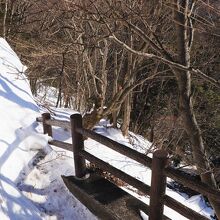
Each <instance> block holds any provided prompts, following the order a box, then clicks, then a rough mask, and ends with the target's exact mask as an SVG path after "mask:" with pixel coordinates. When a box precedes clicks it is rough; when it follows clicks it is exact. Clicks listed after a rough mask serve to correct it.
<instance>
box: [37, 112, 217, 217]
mask: <svg viewBox="0 0 220 220" xmlns="http://www.w3.org/2000/svg"><path fill="white" fill-rule="evenodd" d="M48 115H49V114H48V113H45V114H43V117H39V118H37V119H36V120H37V121H38V122H43V125H44V127H48V129H46V128H45V131H46V133H48V134H49V133H50V136H52V126H57V127H62V128H64V129H67V130H71V131H72V137H73V143H72V144H69V143H64V142H61V141H58V140H52V141H50V142H49V143H50V144H52V145H55V146H58V147H61V148H63V149H66V150H70V151H74V157H78V158H79V159H80V161H81V162H83V163H84V160H85V159H86V160H88V161H90V162H92V163H94V164H96V165H97V166H98V167H99V168H101V169H103V170H105V171H107V172H109V173H111V174H113V175H114V176H115V177H117V178H119V179H121V180H122V181H124V182H126V183H128V184H129V185H131V186H133V187H135V188H136V189H138V190H140V191H141V192H143V193H145V194H147V195H149V194H150V186H148V185H146V184H145V183H143V182H141V181H139V180H137V179H136V178H134V177H132V176H130V175H128V174H126V173H124V172H123V171H121V170H119V169H117V168H115V167H113V166H111V165H110V164H108V163H106V162H104V161H102V160H101V159H99V158H97V157H95V156H94V155H92V154H90V153H88V152H86V151H85V150H84V144H83V136H84V137H89V138H91V139H93V140H95V141H97V142H99V143H101V144H103V145H105V146H107V147H109V148H111V149H112V150H115V151H117V152H118V153H121V154H123V155H125V156H127V157H129V158H131V159H133V160H135V161H137V162H139V163H141V164H143V165H144V166H147V167H150V168H152V159H151V158H150V157H148V156H146V155H144V154H142V153H140V152H138V151H136V150H133V149H132V148H129V147H127V146H125V145H123V144H120V143H118V142H116V141H114V140H111V139H109V138H107V137H105V136H102V135H100V134H97V133H95V132H94V131H91V130H88V129H84V128H82V125H81V124H82V122H80V121H81V116H80V115H72V116H71V123H70V122H68V121H64V120H56V119H50V117H49V116H50V115H49V116H48ZM46 116H48V117H46ZM79 119H80V120H79ZM71 125H72V126H71ZM78 136H79V137H81V139H82V140H81V139H80V140H79V137H78ZM76 137H78V138H76ZM75 140H78V142H79V143H81V145H82V147H81V149H78V145H79V143H78V142H77V143H75V142H74V141H75ZM74 143H75V145H74ZM81 145H80V146H81ZM74 146H77V148H76V149H75V147H74ZM74 149H75V150H74ZM77 149H78V150H77ZM75 160H76V159H75ZM77 161H78V160H76V162H77ZM82 165H83V164H82ZM75 166H76V164H75ZM80 167H82V166H80ZM80 167H78V169H76V171H77V170H78V171H80V170H81V169H80ZM80 172H81V171H80ZM82 175H83V172H82ZM82 175H80V176H82ZM164 175H166V176H167V177H170V178H171V179H173V180H175V181H177V182H179V183H182V184H183V185H184V186H186V187H189V188H191V189H193V190H195V191H197V192H199V193H201V194H203V195H205V196H207V197H209V198H211V199H213V200H215V201H218V202H220V191H219V190H217V189H214V188H212V187H210V186H208V185H206V184H204V183H202V182H201V181H199V180H195V179H193V178H192V177H190V176H188V175H185V174H183V173H182V172H180V171H179V170H176V169H174V168H172V167H166V168H165V169H164ZM76 176H79V173H78V175H76ZM163 198H164V204H165V205H167V206H168V207H170V208H171V209H173V210H175V211H177V212H179V213H180V214H182V215H183V216H185V217H187V218H189V219H202V220H205V219H207V218H206V217H204V216H202V215H200V214H198V213H197V212H195V211H193V210H192V209H190V208H188V207H186V206H184V205H183V204H181V203H179V202H177V201H176V200H174V199H172V198H171V197H169V196H168V195H164V197H163Z"/></svg>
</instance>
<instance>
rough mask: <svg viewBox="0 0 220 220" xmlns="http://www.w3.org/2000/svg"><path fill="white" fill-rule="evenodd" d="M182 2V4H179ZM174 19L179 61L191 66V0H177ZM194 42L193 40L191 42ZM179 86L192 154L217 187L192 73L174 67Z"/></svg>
mask: <svg viewBox="0 0 220 220" xmlns="http://www.w3.org/2000/svg"><path fill="white" fill-rule="evenodd" d="M179 4H180V5H179ZM175 6H176V8H175V9H174V16H175V17H174V19H175V22H176V35H177V49H178V61H179V63H181V64H182V65H184V66H187V67H189V66H190V46H191V45H189V43H190V42H189V37H188V34H189V33H188V32H189V31H191V30H190V28H189V25H188V11H189V0H187V1H182V2H181V3H178V2H177V1H175ZM191 43H192V42H191ZM173 71H174V74H175V75H176V78H177V82H178V87H179V110H180V114H181V117H182V119H183V124H184V128H185V130H186V132H187V134H188V136H189V139H190V141H191V144H192V151H193V152H192V154H193V158H194V161H195V164H196V167H197V170H198V172H199V174H200V176H201V180H202V181H203V182H204V183H206V184H208V185H210V186H212V187H215V188H217V186H216V182H215V179H214V175H213V173H212V169H211V166H210V163H209V161H208V159H207V153H206V150H205V146H204V142H203V139H202V134H201V130H200V128H199V125H198V123H197V120H196V117H195V113H194V109H193V104H192V96H191V73H190V71H183V70H179V69H174V68H173ZM210 203H211V205H212V207H213V208H214V210H215V213H216V215H217V217H218V218H219V219H220V204H218V203H217V202H215V201H213V200H211V199H210Z"/></svg>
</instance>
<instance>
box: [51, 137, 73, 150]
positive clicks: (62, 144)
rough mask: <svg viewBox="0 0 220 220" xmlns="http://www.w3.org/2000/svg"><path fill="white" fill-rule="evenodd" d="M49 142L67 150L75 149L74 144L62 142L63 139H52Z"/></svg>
mask: <svg viewBox="0 0 220 220" xmlns="http://www.w3.org/2000/svg"><path fill="white" fill-rule="evenodd" d="M48 144H51V145H54V146H56V147H60V148H62V149H65V150H69V151H73V146H72V144H69V143H65V142H62V141H58V140H52V141H49V142H48Z"/></svg>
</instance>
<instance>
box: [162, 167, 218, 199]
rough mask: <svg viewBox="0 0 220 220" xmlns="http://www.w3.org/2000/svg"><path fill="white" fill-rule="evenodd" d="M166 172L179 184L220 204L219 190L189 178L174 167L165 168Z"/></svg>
mask: <svg viewBox="0 0 220 220" xmlns="http://www.w3.org/2000/svg"><path fill="white" fill-rule="evenodd" d="M164 172H165V174H166V176H168V177H170V178H171V179H173V180H176V181H177V182H179V183H181V184H183V185H184V186H186V187H189V188H190V189H193V190H195V191H197V192H199V193H201V194H203V195H205V196H208V197H209V198H212V199H213V200H215V201H218V202H220V191H219V190H216V189H214V188H212V187H211V186H209V185H207V184H205V183H203V182H201V181H199V180H195V179H193V178H192V177H190V176H187V175H185V174H183V173H181V172H180V171H178V170H176V169H174V168H172V167H167V168H165V171H164Z"/></svg>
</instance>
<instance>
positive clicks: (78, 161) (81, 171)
mask: <svg viewBox="0 0 220 220" xmlns="http://www.w3.org/2000/svg"><path fill="white" fill-rule="evenodd" d="M70 122H71V131H72V145H73V157H74V164H75V175H76V177H79V178H81V177H83V176H84V175H85V171H86V162H85V159H84V158H82V157H81V156H80V155H79V152H80V151H81V150H84V141H83V136H82V135H81V134H79V133H78V132H77V131H76V129H77V128H82V116H81V115H80V114H73V115H71V116H70Z"/></svg>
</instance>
